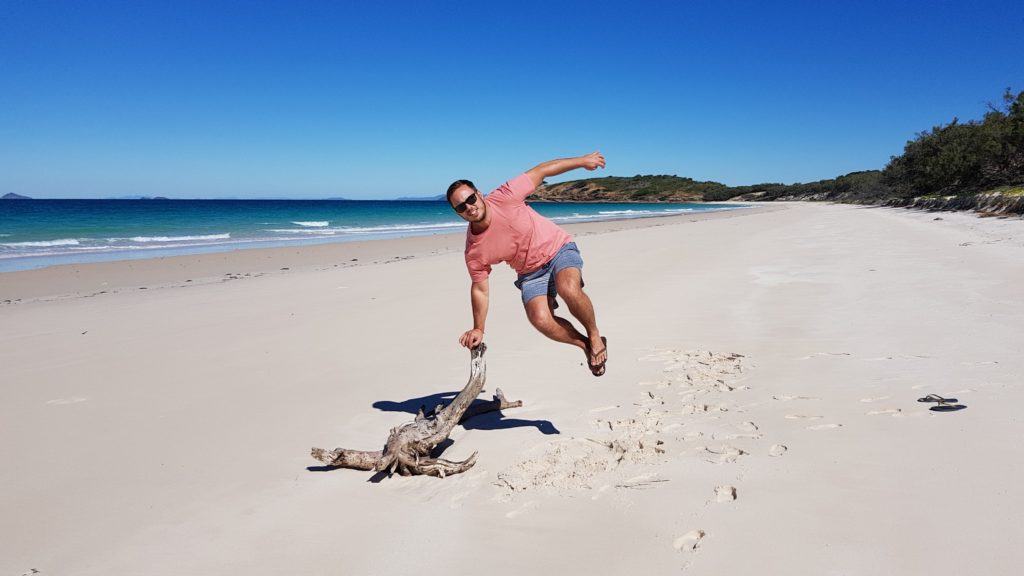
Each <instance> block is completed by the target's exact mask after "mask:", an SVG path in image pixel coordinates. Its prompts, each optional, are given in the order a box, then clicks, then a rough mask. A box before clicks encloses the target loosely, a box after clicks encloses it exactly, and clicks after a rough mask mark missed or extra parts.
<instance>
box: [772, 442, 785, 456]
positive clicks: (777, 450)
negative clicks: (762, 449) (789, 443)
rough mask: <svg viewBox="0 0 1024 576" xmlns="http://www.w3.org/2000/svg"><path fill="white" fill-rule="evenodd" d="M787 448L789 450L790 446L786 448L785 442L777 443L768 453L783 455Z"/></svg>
mask: <svg viewBox="0 0 1024 576" xmlns="http://www.w3.org/2000/svg"><path fill="white" fill-rule="evenodd" d="M786 450H789V448H786V446H785V445H783V444H775V445H773V446H772V447H771V448H769V449H768V455H769V456H782V455H783V454H785V453H786Z"/></svg>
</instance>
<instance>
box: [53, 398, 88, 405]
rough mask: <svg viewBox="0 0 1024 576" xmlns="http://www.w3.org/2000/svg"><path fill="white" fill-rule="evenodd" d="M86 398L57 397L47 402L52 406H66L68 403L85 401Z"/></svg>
mask: <svg viewBox="0 0 1024 576" xmlns="http://www.w3.org/2000/svg"><path fill="white" fill-rule="evenodd" d="M85 400H86V399H85V398H57V399H56V400H49V401H47V402H46V403H47V404H49V405H50V406H65V405H67V404H78V403H80V402H85Z"/></svg>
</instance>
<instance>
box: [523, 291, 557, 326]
mask: <svg viewBox="0 0 1024 576" xmlns="http://www.w3.org/2000/svg"><path fill="white" fill-rule="evenodd" d="M526 317H527V318H529V319H530V324H533V326H534V328H537V329H538V330H545V329H549V328H550V327H551V325H552V324H554V323H555V318H554V316H553V315H552V314H551V307H550V306H549V305H548V299H547V297H545V296H539V297H537V298H534V299H533V300H530V301H529V302H527V303H526Z"/></svg>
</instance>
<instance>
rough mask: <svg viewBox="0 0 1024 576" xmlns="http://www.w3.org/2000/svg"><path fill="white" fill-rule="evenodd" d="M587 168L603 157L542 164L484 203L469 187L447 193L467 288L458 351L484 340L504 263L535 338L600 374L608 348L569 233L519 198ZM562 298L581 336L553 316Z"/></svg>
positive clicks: (464, 183)
mask: <svg viewBox="0 0 1024 576" xmlns="http://www.w3.org/2000/svg"><path fill="white" fill-rule="evenodd" d="M576 168H586V169H587V170H596V169H597V168H604V156H602V155H601V153H600V152H592V153H590V154H587V155H585V156H580V157H578V158H564V159H561V160H552V161H550V162H544V163H543V164H539V165H537V166H535V167H533V168H531V169H529V170H527V171H526V173H525V174H520V175H519V176H516V177H515V178H513V179H511V180H509V181H508V182H505V183H504V184H502V185H501V186H499V187H498V188H497V189H496V190H494V191H493V192H491V193H490V194H489V195H487V196H486V197H484V196H483V195H481V194H480V192H479V191H478V190H477V189H476V186H474V185H473V183H472V182H470V181H469V180H456V181H455V182H453V183H452V185H451V186H449V187H448V203H449V204H451V206H452V208H454V209H455V212H457V213H458V214H459V216H461V217H462V219H463V220H465V221H467V222H469V227H468V228H467V230H466V267H467V268H468V269H469V276H470V279H471V280H472V282H473V285H472V287H471V288H470V301H471V302H472V305H473V329H472V330H467V331H466V332H465V333H464V334H463V335H462V336H460V337H459V343H460V344H462V345H463V346H465V347H467V348H474V347H476V346H477V345H478V344H480V342H481V341H482V340H483V339H484V324H485V321H486V320H487V306H488V302H489V287H488V282H487V278H488V276H489V275H490V273H491V265H492V264H497V263H499V262H507V263H508V265H509V266H511V267H512V268H513V269H514V270H515V271H516V272H517V273H518V274H519V278H518V279H517V280H516V282H515V284H516V287H517V288H519V290H521V291H522V295H523V306H525V308H526V316H527V318H529V319H530V323H531V324H533V326H534V327H535V328H536V329H537V330H539V331H540V333H541V334H543V335H545V336H547V337H548V338H551V339H552V340H557V341H558V342H564V343H566V344H571V345H573V346H576V347H578V348H580V349H581V350H583V352H584V353H585V354H586V355H587V364H588V365H589V366H590V371H591V373H593V375H594V376H601V375H603V374H604V372H605V362H606V361H607V360H608V347H607V340H606V339H605V338H602V337H601V332H600V331H599V330H598V329H597V320H596V319H595V317H594V305H593V304H592V303H591V301H590V297H589V296H587V294H586V293H585V292H584V291H583V275H582V269H583V259H582V258H581V257H580V253H579V250H578V249H577V248H576V243H575V242H573V241H572V237H571V236H569V233H568V232H566V231H565V230H563V229H562V228H560V227H559V226H558V225H557V224H555V223H554V222H552V221H551V220H548V219H547V218H545V217H543V216H541V215H540V214H538V213H537V212H536V211H535V210H534V209H533V208H530V207H529V206H527V205H526V197H527V196H529V195H530V193H531V192H533V191H534V190H535V189H536V188H537V186H539V185H540V184H541V182H543V181H544V180H545V179H546V178H550V177H552V176H557V175H559V174H562V173H565V172H568V171H570V170H575V169H576ZM555 296H561V297H562V300H563V301H564V302H565V304H566V306H568V308H569V312H570V313H572V315H573V316H575V317H576V319H577V320H579V321H580V323H581V324H583V328H584V330H585V331H586V336H584V335H583V334H582V333H580V331H579V330H577V329H576V327H575V326H573V325H572V323H571V322H569V321H568V320H566V319H565V318H560V317H558V316H555V308H557V307H558V303H557V302H556V301H555Z"/></svg>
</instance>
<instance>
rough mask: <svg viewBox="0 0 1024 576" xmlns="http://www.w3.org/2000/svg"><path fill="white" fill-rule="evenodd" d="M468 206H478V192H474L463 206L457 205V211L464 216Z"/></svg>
mask: <svg viewBox="0 0 1024 576" xmlns="http://www.w3.org/2000/svg"><path fill="white" fill-rule="evenodd" d="M467 204H476V192H473V193H472V194H470V195H469V196H466V201H465V202H463V203H462V204H458V205H456V206H455V211H456V212H458V213H459V214H462V213H463V212H465V211H466V205H467Z"/></svg>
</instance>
